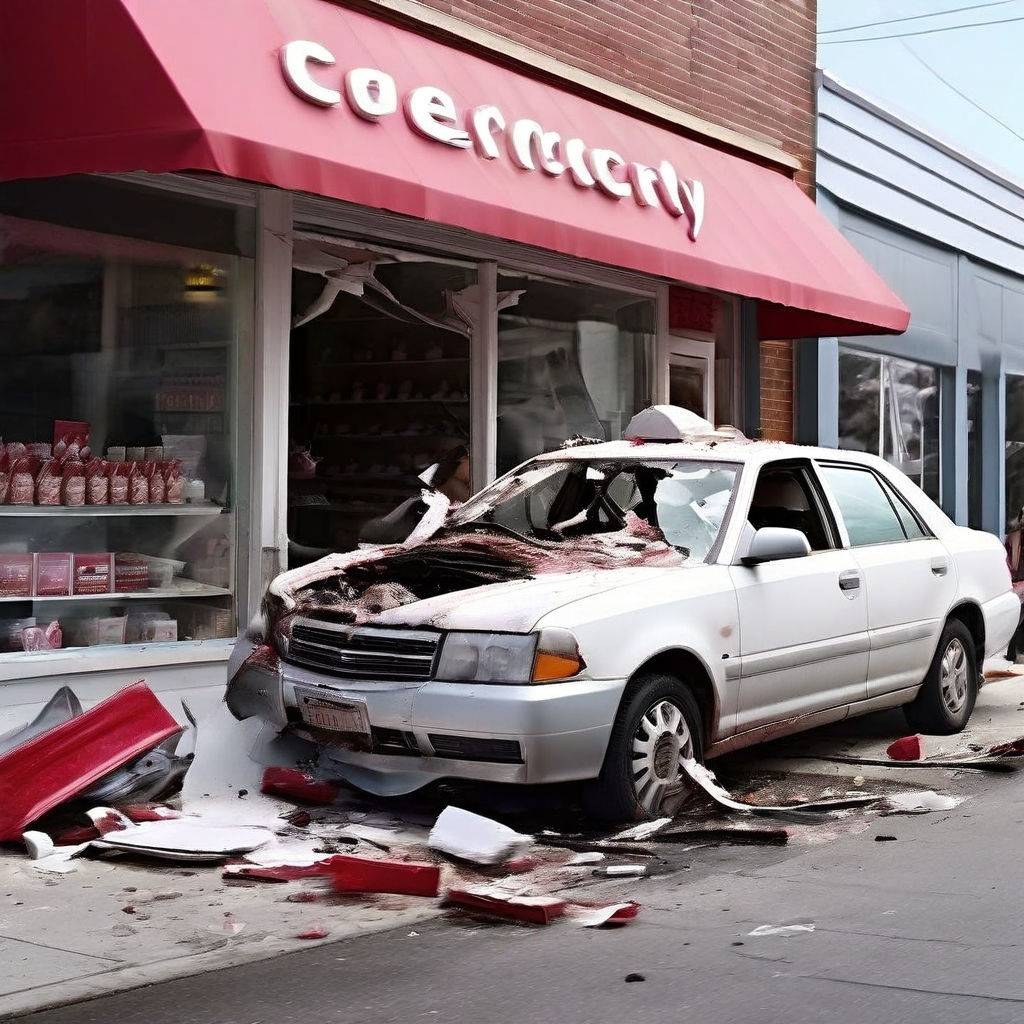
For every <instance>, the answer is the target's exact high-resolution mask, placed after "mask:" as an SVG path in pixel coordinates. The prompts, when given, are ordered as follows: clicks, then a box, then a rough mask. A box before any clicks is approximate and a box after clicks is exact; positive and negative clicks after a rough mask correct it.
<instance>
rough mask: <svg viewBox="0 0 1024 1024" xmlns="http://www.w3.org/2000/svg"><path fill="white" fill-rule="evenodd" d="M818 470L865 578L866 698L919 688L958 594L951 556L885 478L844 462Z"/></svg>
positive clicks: (827, 465) (863, 467)
mask: <svg viewBox="0 0 1024 1024" xmlns="http://www.w3.org/2000/svg"><path fill="white" fill-rule="evenodd" d="M819 469H820V472H821V476H822V479H823V480H824V482H825V486H826V491H827V493H828V494H829V495H830V499H831V501H832V502H833V505H834V508H835V510H836V514H837V515H838V516H839V517H840V519H841V521H842V522H843V524H844V526H845V529H846V533H847V535H848V537H849V541H850V548H851V550H852V552H853V554H854V555H855V556H856V559H857V564H858V565H859V566H860V569H861V572H862V573H863V575H864V587H865V591H866V595H867V612H868V635H869V637H870V641H871V653H870V657H869V660H868V681H867V693H868V696H869V697H877V696H882V695H883V694H887V693H893V692H895V691H897V690H903V689H907V688H909V687H914V686H917V685H918V684H919V683H920V682H921V680H922V679H923V678H924V675H925V673H926V672H927V671H928V665H929V663H930V662H931V659H932V656H933V655H934V654H935V646H936V644H937V643H938V639H939V633H940V632H941V630H942V625H943V623H944V622H945V619H946V613H947V612H948V611H949V609H950V607H952V604H953V600H954V598H955V596H956V587H957V581H956V566H955V564H954V562H953V559H952V558H951V557H950V556H949V553H948V552H947V551H946V549H945V547H944V546H943V545H942V543H941V542H940V541H938V540H936V538H935V537H933V536H931V534H930V533H929V531H928V529H927V527H926V526H925V524H924V521H923V520H922V519H921V518H920V517H919V516H917V515H916V514H915V513H914V511H913V509H912V508H911V506H910V504H909V502H908V501H907V500H906V499H904V498H903V496H902V495H901V494H900V493H899V492H898V491H897V490H896V488H894V487H893V486H892V485H891V484H890V483H889V481H887V480H886V479H885V478H884V477H883V476H882V475H881V474H879V473H876V472H875V471H874V470H873V469H871V468H870V467H868V466H860V465H854V464H851V463H842V462H838V461H837V462H821V463H820V465H819Z"/></svg>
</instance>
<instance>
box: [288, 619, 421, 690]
mask: <svg viewBox="0 0 1024 1024" xmlns="http://www.w3.org/2000/svg"><path fill="white" fill-rule="evenodd" d="M439 640H440V634H438V633H427V632H422V631H414V630H408V629H376V628H371V627H356V626H343V625H335V624H334V623H333V622H325V621H322V620H319V619H297V620H296V621H295V623H294V625H293V626H292V635H291V639H290V640H289V642H288V654H287V655H286V659H287V660H288V661H293V662H295V663H296V664H298V665H306V666H308V667H309V668H316V669H320V670H321V671H324V672H330V673H331V675H335V676H342V677H344V678H345V679H369V680H374V679H382V680H407V679H408V680H414V681H415V680H425V679H429V678H430V677H431V676H432V675H433V672H434V659H435V657H436V656H437V648H438V643H439Z"/></svg>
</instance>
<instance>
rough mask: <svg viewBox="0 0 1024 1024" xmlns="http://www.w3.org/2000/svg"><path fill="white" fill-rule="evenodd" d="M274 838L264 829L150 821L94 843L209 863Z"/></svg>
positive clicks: (181, 820)
mask: <svg viewBox="0 0 1024 1024" xmlns="http://www.w3.org/2000/svg"><path fill="white" fill-rule="evenodd" d="M92 813H94V814H95V812H92ZM93 820H94V821H95V820H96V819H95V818H94V819H93ZM272 838H273V833H272V832H271V831H270V830H269V829H266V828H263V827H260V826H249V827H247V826H243V825H216V824H210V823H207V822H205V821H200V820H190V819H187V818H176V819H170V820H167V821H147V822H144V823H143V824H141V825H130V826H129V827H127V828H121V829H117V830H115V831H112V832H107V833H106V834H104V835H103V836H101V838H99V839H94V840H93V842H92V847H93V849H98V850H117V851H119V852H120V853H132V854H137V855H140V856H146V857H156V858H158V859H161V860H186V861H188V860H194V861H204V860H205V861H209V860H223V859H224V858H225V857H227V856H229V855H230V854H233V853H246V852H248V851H250V850H255V849H256V848H257V847H259V846H262V845H263V844H264V843H267V842H269V841H270V840H271V839H272Z"/></svg>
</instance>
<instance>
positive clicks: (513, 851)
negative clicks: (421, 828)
mask: <svg viewBox="0 0 1024 1024" xmlns="http://www.w3.org/2000/svg"><path fill="white" fill-rule="evenodd" d="M533 842H534V840H533V836H524V835H522V834H520V833H519V832H516V831H514V830H513V829H510V828H509V827H508V826H507V825H502V824H501V823H500V822H497V821H492V820H491V819H490V818H485V817H483V816H482V815H480V814H474V813H473V812H472V811H465V810H463V809H462V808H461V807H446V808H445V809H444V810H443V811H442V812H441V813H440V814H439V815H438V818H437V821H436V822H435V823H434V827H433V828H432V829H431V830H430V839H429V843H428V845H429V846H430V848H431V849H432V850H438V851H439V852H441V853H447V854H449V855H450V856H452V857H459V858H460V859H462V860H471V861H474V862H475V863H477V864H500V863H501V862H502V861H506V860H509V859H510V858H512V857H515V856H518V855H519V854H521V853H523V852H524V851H526V850H528V849H529V848H530V847H531V846H532V845H533Z"/></svg>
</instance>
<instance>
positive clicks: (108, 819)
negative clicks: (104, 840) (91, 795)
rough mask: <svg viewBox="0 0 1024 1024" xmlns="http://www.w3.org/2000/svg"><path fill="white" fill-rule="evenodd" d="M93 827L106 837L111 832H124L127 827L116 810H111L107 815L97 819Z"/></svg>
mask: <svg viewBox="0 0 1024 1024" xmlns="http://www.w3.org/2000/svg"><path fill="white" fill-rule="evenodd" d="M93 825H95V826H96V831H97V832H99V834H100V835H101V836H105V835H107V834H108V833H109V832H122V831H124V829H125V828H126V827H127V826H126V825H125V823H124V821H122V820H121V815H120V814H118V813H117V811H114V810H110V811H108V812H107V813H106V814H104V815H102V816H100V817H98V818H96V819H95V820H94V821H93Z"/></svg>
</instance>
